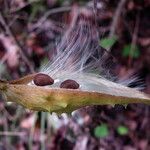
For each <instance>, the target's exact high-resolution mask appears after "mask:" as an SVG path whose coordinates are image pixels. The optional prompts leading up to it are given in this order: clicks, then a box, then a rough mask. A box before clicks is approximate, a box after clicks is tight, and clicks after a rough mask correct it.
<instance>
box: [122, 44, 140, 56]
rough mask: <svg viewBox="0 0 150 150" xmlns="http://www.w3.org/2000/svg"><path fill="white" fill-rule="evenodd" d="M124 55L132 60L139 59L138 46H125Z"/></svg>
mask: <svg viewBox="0 0 150 150" xmlns="http://www.w3.org/2000/svg"><path fill="white" fill-rule="evenodd" d="M122 55H123V56H124V57H129V56H130V57H132V58H138V57H139V56H140V50H139V47H138V46H137V45H131V44H128V45H125V46H124V47H123V51H122Z"/></svg>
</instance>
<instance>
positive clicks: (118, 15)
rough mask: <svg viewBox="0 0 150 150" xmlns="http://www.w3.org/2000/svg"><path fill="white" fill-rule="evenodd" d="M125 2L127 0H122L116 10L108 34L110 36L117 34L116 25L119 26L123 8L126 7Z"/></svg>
mask: <svg viewBox="0 0 150 150" xmlns="http://www.w3.org/2000/svg"><path fill="white" fill-rule="evenodd" d="M125 2H126V0H120V2H119V4H118V7H117V9H116V12H115V14H114V18H113V21H112V24H111V28H110V32H109V36H108V37H110V38H111V37H112V36H113V35H114V34H115V30H116V26H117V23H118V19H119V17H120V14H121V12H122V8H123V7H124V4H125Z"/></svg>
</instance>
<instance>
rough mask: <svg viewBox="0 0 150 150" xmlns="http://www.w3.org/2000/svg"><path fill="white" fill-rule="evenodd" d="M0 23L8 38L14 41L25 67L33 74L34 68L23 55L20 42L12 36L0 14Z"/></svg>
mask: <svg viewBox="0 0 150 150" xmlns="http://www.w3.org/2000/svg"><path fill="white" fill-rule="evenodd" d="M0 22H1V24H2V25H3V27H4V28H5V29H6V32H7V33H8V34H9V36H10V37H11V38H12V39H13V40H14V42H15V43H16V45H17V47H18V49H19V52H20V54H21V57H22V59H23V60H24V62H25V63H26V64H27V66H28V67H29V69H30V71H31V73H34V68H33V66H32V64H31V63H30V61H29V59H28V57H27V56H26V54H25V53H24V48H23V46H22V45H21V44H20V42H19V41H18V40H17V39H16V37H15V35H14V34H13V32H12V30H11V28H10V27H9V26H8V24H7V23H6V21H5V18H4V16H3V14H2V13H1V12H0Z"/></svg>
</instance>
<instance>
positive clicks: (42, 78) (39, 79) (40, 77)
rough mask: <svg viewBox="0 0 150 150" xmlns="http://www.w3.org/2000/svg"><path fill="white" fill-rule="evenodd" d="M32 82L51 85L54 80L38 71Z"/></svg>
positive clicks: (38, 84) (39, 84)
mask: <svg viewBox="0 0 150 150" xmlns="http://www.w3.org/2000/svg"><path fill="white" fill-rule="evenodd" d="M33 82H34V84H35V85H37V86H46V85H52V84H53V83H54V80H53V79H52V78H51V77H50V76H49V75H47V74H43V73H39V74H37V75H35V77H34V79H33Z"/></svg>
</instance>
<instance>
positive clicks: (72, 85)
mask: <svg viewBox="0 0 150 150" xmlns="http://www.w3.org/2000/svg"><path fill="white" fill-rule="evenodd" d="M60 88H65V89H78V88H79V84H78V83H77V82H76V81H74V80H70V79H68V80H65V81H63V82H62V83H61V84H60Z"/></svg>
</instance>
